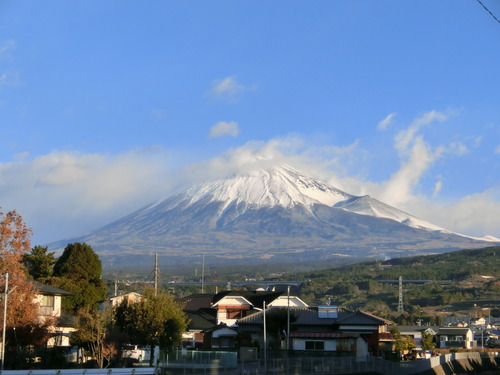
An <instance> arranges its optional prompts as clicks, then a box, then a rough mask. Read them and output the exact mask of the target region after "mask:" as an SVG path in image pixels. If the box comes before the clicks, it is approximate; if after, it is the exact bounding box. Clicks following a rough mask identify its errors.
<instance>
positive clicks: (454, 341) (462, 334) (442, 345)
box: [437, 327, 477, 349]
mask: <svg viewBox="0 0 500 375" xmlns="http://www.w3.org/2000/svg"><path fill="white" fill-rule="evenodd" d="M437 345H438V348H439V349H458V348H464V349H471V348H475V347H476V346H477V343H476V341H475V340H474V335H473V333H472V330H471V329H470V328H467V327H462V328H461V327H441V328H439V330H438V332H437Z"/></svg>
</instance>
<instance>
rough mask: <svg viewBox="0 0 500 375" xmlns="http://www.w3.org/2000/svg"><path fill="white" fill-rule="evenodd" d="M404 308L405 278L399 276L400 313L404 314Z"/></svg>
mask: <svg viewBox="0 0 500 375" xmlns="http://www.w3.org/2000/svg"><path fill="white" fill-rule="evenodd" d="M404 311H405V310H404V308H403V276H399V299H398V313H400V314H402V313H403V312H404Z"/></svg>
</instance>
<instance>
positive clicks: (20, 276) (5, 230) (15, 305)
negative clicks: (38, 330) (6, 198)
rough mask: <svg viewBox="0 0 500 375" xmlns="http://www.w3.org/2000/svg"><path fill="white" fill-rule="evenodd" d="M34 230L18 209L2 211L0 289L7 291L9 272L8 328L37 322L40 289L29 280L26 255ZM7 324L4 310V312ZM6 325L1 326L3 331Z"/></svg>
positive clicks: (1, 319) (0, 219)
mask: <svg viewBox="0 0 500 375" xmlns="http://www.w3.org/2000/svg"><path fill="white" fill-rule="evenodd" d="M30 236H31V230H30V229H29V228H28V227H27V226H26V224H25V223H24V221H23V219H22V217H21V216H20V215H19V214H18V213H17V212H16V211H10V212H7V213H6V214H4V213H3V212H2V211H0V292H1V293H2V310H3V303H4V302H3V293H4V291H5V279H6V278H5V275H6V273H8V274H9V280H8V281H9V285H8V291H9V292H10V293H9V295H8V297H7V302H8V304H7V322H6V326H7V330H9V329H10V328H13V327H16V328H17V327H20V328H21V327H23V328H24V327H28V326H33V325H36V324H37V316H38V303H36V302H35V296H36V290H35V289H34V287H33V285H32V284H31V283H30V282H29V281H28V279H27V274H26V269H25V268H24V266H23V265H22V263H21V261H22V257H23V255H24V254H26V253H27V252H29V250H30ZM0 321H1V322H2V324H3V314H0ZM1 330H2V326H0V332H1Z"/></svg>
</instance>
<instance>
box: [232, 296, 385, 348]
mask: <svg viewBox="0 0 500 375" xmlns="http://www.w3.org/2000/svg"><path fill="white" fill-rule="evenodd" d="M272 310H273V308H270V309H269V310H268V311H269V312H270V311H272ZM267 316H268V315H267V314H266V317H267ZM287 324H288V323H287ZM391 324H392V322H390V321H388V320H385V319H382V318H379V317H376V316H374V315H371V314H368V313H365V312H361V311H347V310H343V309H339V308H338V307H336V306H318V307H299V308H291V309H290V335H289V337H288V340H289V345H290V346H289V347H290V349H292V350H294V351H330V352H337V353H349V354H350V355H355V356H358V357H363V356H366V355H367V354H368V353H369V352H371V353H374V354H379V353H380V352H381V351H386V350H387V351H390V350H392V344H393V342H394V339H393V337H392V334H391V333H390V332H389V326H390V325H391ZM237 325H238V331H239V333H240V346H242V347H245V346H253V345H255V342H258V343H259V344H260V345H261V346H262V345H263V329H264V328H263V326H264V319H263V312H262V311H261V312H258V313H256V314H253V315H250V316H247V317H243V318H241V319H239V320H238V324H237ZM267 328H268V329H267V330H269V327H267ZM273 330H275V328H273ZM276 338H277V337H276V336H275V339H276ZM280 339H281V341H282V342H281V344H282V345H281V348H286V346H285V345H284V343H286V341H287V340H286V331H285V332H283V335H281V337H280Z"/></svg>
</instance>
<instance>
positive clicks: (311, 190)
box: [49, 166, 498, 266]
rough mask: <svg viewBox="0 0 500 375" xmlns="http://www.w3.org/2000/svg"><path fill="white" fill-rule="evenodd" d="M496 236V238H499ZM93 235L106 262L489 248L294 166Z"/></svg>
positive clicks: (175, 199) (146, 211)
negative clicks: (322, 179)
mask: <svg viewBox="0 0 500 375" xmlns="http://www.w3.org/2000/svg"><path fill="white" fill-rule="evenodd" d="M495 240H496V239H495ZM71 242H86V243H88V244H90V245H91V246H92V247H93V248H94V250H95V251H96V252H97V253H98V254H99V256H100V258H101V260H102V261H103V263H104V264H105V265H108V266H120V265H124V266H125V265H129V266H130V265H139V264H151V257H150V256H149V255H152V254H154V253H158V254H159V255H160V257H161V258H162V259H164V260H165V259H166V260H167V262H168V263H169V264H189V263H192V262H194V261H195V260H196V262H198V261H199V259H200V257H201V256H202V254H205V255H206V256H207V260H208V261H211V262H213V263H259V262H266V263H268V262H281V263H286V262H304V263H305V262H313V261H314V262H318V261H319V262H321V261H327V260H328V261H333V260H335V259H344V260H345V258H346V257H349V258H351V259H352V260H353V261H354V260H355V259H361V258H363V259H366V258H372V259H381V258H392V257H403V256H411V255H419V254H420V255H422V254H430V253H439V252H446V251H452V250H458V249H465V248H477V247H486V246H491V245H493V244H498V242H497V243H494V242H492V241H487V239H486V238H485V239H478V238H471V237H467V236H463V235H459V234H456V233H452V232H450V231H447V230H446V229H443V228H440V227H438V226H436V225H433V224H431V223H428V222H426V221H424V220H420V219H418V218H417V217H415V216H412V215H410V214H408V213H405V212H403V211H401V210H398V209H396V208H394V207H391V206H389V205H387V204H385V203H383V202H380V201H378V200H376V199H374V198H371V197H370V196H355V195H351V194H348V193H345V192H343V191H341V190H338V189H336V188H334V187H332V186H329V185H327V184H325V183H323V182H321V181H319V180H317V179H314V178H311V177H307V176H305V175H304V174H301V173H300V172H298V171H296V170H295V169H293V168H291V167H289V166H280V167H273V168H266V169H256V170H254V171H252V172H247V173H244V174H238V175H231V176H229V177H227V178H226V179H221V180H216V181H211V182H208V183H205V184H200V185H196V186H193V187H191V188H189V189H186V190H183V191H181V192H179V193H177V194H174V195H172V196H171V197H169V198H167V199H165V200H161V201H158V202H156V203H153V204H151V205H149V206H146V207H144V208H142V209H139V210H138V211H136V212H133V213H131V214H129V215H127V216H125V217H123V218H121V219H119V220H117V221H115V222H113V223H110V224H108V225H106V226H104V227H102V228H100V229H97V230H96V231H94V232H91V233H88V234H86V235H83V236H80V237H76V238H72V239H69V240H63V241H58V242H56V243H53V244H50V245H49V247H50V248H51V249H56V250H59V249H62V248H64V247H65V246H66V245H67V244H68V243H71Z"/></svg>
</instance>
